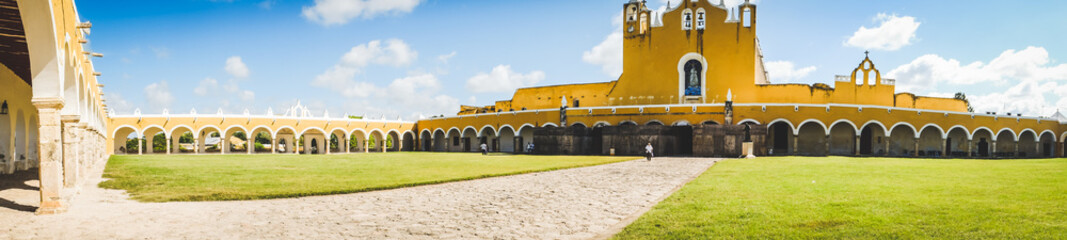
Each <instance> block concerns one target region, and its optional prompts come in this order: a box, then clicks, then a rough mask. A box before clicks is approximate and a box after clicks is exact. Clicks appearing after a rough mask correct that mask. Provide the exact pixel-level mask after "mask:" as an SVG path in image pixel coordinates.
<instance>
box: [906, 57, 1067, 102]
mask: <svg viewBox="0 0 1067 240" xmlns="http://www.w3.org/2000/svg"><path fill="white" fill-rule="evenodd" d="M1050 63H1052V60H1051V59H1050V58H1049V54H1048V51H1046V50H1045V48H1042V47H1027V48H1026V49H1023V50H1021V51H1016V50H1014V49H1009V50H1006V51H1004V52H1002V53H1001V54H1000V56H997V58H994V59H993V60H992V61H989V63H988V64H986V63H982V62H980V61H976V62H972V63H969V64H966V65H963V64H961V62H960V61H959V60H956V59H945V58H943V57H941V56H938V55H935V54H927V55H923V56H920V57H919V58H916V59H915V60H913V61H912V62H910V63H908V64H904V65H902V66H899V67H897V68H895V69H893V70H892V71H889V73H887V74H886V77H889V78H896V79H897V88H898V90H902V91H922V90H930V89H933V88H935V87H936V86H937V85H938V84H939V83H947V84H953V85H971V84H978V83H994V84H1005V83H1008V82H1009V81H1011V80H1018V81H1046V80H1067V64H1060V65H1055V66H1050V65H1049V64H1050Z"/></svg>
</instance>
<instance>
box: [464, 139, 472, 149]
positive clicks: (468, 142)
mask: <svg viewBox="0 0 1067 240" xmlns="http://www.w3.org/2000/svg"><path fill="white" fill-rule="evenodd" d="M463 151H464V152H470V151H471V138H469V137H467V138H463Z"/></svg>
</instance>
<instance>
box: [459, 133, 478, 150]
mask: <svg viewBox="0 0 1067 240" xmlns="http://www.w3.org/2000/svg"><path fill="white" fill-rule="evenodd" d="M460 141H461V142H460V145H461V148H460V149H462V151H464V152H477V151H478V147H477V146H474V145H476V144H478V131H475V130H474V128H467V129H464V130H463V139H460Z"/></svg>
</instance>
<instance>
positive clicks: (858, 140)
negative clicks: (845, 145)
mask: <svg viewBox="0 0 1067 240" xmlns="http://www.w3.org/2000/svg"><path fill="white" fill-rule="evenodd" d="M852 146H853V147H855V149H852V151H853V153H855V154H853V155H855V156H859V155H860V135H859V134H856V141H854V142H852Z"/></svg>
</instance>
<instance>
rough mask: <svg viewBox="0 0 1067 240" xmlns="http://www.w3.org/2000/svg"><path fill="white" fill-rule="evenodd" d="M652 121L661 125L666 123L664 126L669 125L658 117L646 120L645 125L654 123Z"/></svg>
mask: <svg viewBox="0 0 1067 240" xmlns="http://www.w3.org/2000/svg"><path fill="white" fill-rule="evenodd" d="M652 123H659V125H664V126H666V125H667V124H663V121H660V120H657V119H652V120H648V122H645V125H644V126H648V125H649V124H652Z"/></svg>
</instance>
